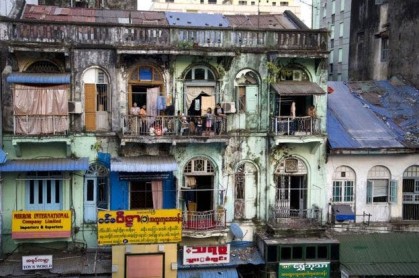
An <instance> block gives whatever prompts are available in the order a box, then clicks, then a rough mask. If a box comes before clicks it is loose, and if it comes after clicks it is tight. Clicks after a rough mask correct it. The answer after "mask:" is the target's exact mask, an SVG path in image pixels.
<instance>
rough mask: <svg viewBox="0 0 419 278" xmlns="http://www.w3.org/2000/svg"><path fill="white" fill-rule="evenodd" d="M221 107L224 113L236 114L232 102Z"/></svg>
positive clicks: (224, 103)
mask: <svg viewBox="0 0 419 278" xmlns="http://www.w3.org/2000/svg"><path fill="white" fill-rule="evenodd" d="M221 107H222V108H223V109H224V113H226V114H227V113H236V103H234V102H223V103H221Z"/></svg>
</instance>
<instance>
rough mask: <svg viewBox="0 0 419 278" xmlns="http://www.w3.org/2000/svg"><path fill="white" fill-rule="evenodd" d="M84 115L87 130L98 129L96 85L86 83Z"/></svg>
mask: <svg viewBox="0 0 419 278" xmlns="http://www.w3.org/2000/svg"><path fill="white" fill-rule="evenodd" d="M84 117H85V126H86V131H94V130H96V85H95V84H85V85H84Z"/></svg>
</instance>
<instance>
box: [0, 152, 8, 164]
mask: <svg viewBox="0 0 419 278" xmlns="http://www.w3.org/2000/svg"><path fill="white" fill-rule="evenodd" d="M6 161H7V153H5V152H4V151H3V150H2V149H0V164H1V163H5V162H6Z"/></svg>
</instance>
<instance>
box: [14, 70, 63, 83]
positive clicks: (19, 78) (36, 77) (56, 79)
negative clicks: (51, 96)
mask: <svg viewBox="0 0 419 278" xmlns="http://www.w3.org/2000/svg"><path fill="white" fill-rule="evenodd" d="M6 81H7V82H8V83H21V84H70V74H69V73H24V72H18V73H11V74H10V75H8V76H7V78H6Z"/></svg>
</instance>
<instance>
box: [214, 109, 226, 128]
mask: <svg viewBox="0 0 419 278" xmlns="http://www.w3.org/2000/svg"><path fill="white" fill-rule="evenodd" d="M214 113H215V133H216V134H221V126H222V123H223V121H224V117H225V114H224V109H223V108H222V107H221V104H220V103H217V105H216V107H215V110H214Z"/></svg>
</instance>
